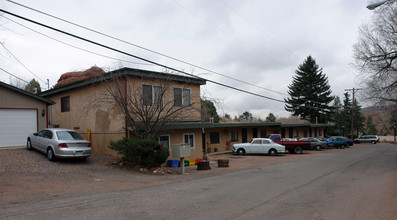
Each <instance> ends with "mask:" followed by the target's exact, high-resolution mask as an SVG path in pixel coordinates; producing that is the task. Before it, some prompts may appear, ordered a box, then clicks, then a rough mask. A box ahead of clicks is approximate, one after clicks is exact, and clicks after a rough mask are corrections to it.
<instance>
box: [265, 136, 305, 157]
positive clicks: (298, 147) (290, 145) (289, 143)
mask: <svg viewBox="0 0 397 220" xmlns="http://www.w3.org/2000/svg"><path fill="white" fill-rule="evenodd" d="M269 138H270V139H272V141H274V142H275V143H277V144H281V145H284V146H285V149H286V150H288V152H289V153H293V154H301V153H302V152H303V150H311V143H310V141H295V140H283V138H282V137H281V135H280V134H271V135H269Z"/></svg>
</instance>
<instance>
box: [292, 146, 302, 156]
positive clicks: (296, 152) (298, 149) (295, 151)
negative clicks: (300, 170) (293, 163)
mask: <svg viewBox="0 0 397 220" xmlns="http://www.w3.org/2000/svg"><path fill="white" fill-rule="evenodd" d="M294 153H295V154H301V153H302V147H299V146H298V147H295V148H294Z"/></svg>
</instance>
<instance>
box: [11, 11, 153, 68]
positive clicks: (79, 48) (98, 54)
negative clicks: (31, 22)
mask: <svg viewBox="0 0 397 220" xmlns="http://www.w3.org/2000/svg"><path fill="white" fill-rule="evenodd" d="M4 18H5V19H7V20H9V21H11V22H14V23H15V24H18V25H20V26H22V27H24V28H26V29H28V30H31V31H33V32H35V33H37V34H40V35H42V36H45V37H47V38H50V39H52V40H54V41H57V42H59V43H62V44H65V45H67V46H69V47H73V48H75V49H78V50H81V51H84V52H87V53H91V54H94V55H97V56H101V57H105V58H108V59H112V60H117V61H121V62H126V63H132V64H137V65H151V64H147V63H137V62H132V61H128V60H122V59H118V58H114V57H110V56H106V55H103V54H100V53H96V52H92V51H89V50H86V49H83V48H81V47H77V46H74V45H71V44H69V43H66V42H64V41H61V40H58V39H55V38H53V37H51V36H48V35H46V34H43V33H41V32H39V31H36V30H34V29H32V28H29V27H27V26H26V25H23V24H21V23H19V22H16V21H14V20H12V19H10V18H7V17H4Z"/></svg>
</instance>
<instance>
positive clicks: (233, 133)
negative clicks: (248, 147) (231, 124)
mask: <svg viewBox="0 0 397 220" xmlns="http://www.w3.org/2000/svg"><path fill="white" fill-rule="evenodd" d="M230 141H238V132H237V131H231V132H230Z"/></svg>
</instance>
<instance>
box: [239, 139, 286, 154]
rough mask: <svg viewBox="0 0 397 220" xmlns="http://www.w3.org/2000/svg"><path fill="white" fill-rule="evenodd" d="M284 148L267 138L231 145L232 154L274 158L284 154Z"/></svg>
mask: <svg viewBox="0 0 397 220" xmlns="http://www.w3.org/2000/svg"><path fill="white" fill-rule="evenodd" d="M285 152H286V151H285V146H283V145H281V144H276V143H274V142H273V141H272V140H271V139H269V138H254V139H252V141H251V142H250V143H242V144H233V153H237V154H239V155H243V154H268V155H270V156H275V155H277V153H285Z"/></svg>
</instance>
